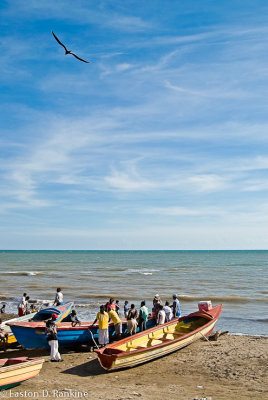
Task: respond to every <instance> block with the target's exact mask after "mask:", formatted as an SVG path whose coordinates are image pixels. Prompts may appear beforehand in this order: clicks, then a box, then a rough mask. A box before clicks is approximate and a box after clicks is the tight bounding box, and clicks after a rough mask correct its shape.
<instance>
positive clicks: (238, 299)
mask: <svg viewBox="0 0 268 400" xmlns="http://www.w3.org/2000/svg"><path fill="white" fill-rule="evenodd" d="M178 298H179V299H183V301H202V300H203V299H205V300H211V301H214V302H215V301H220V302H223V303H247V302H255V301H256V302H267V299H265V298H263V297H261V298H252V297H242V296H209V295H208V296H206V297H204V296H188V295H184V294H182V295H181V294H180V295H178Z"/></svg>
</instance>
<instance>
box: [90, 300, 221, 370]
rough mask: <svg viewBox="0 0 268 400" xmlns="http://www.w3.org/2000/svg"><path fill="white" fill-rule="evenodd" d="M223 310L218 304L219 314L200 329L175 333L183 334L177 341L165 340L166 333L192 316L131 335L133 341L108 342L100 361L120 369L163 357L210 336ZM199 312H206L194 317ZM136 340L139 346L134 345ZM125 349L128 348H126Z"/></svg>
mask: <svg viewBox="0 0 268 400" xmlns="http://www.w3.org/2000/svg"><path fill="white" fill-rule="evenodd" d="M221 309H222V306H221V305H220V306H216V307H214V314H215V316H210V317H211V318H210V317H209V318H210V320H208V322H207V323H205V324H204V325H203V326H201V327H199V328H198V329H195V330H193V331H191V332H185V333H183V332H181V333H180V334H179V333H174V335H175V336H176V335H178V336H179V335H181V336H179V337H178V338H177V339H174V340H171V339H164V337H168V334H167V333H166V332H168V331H169V328H170V327H172V326H174V325H176V324H177V323H179V322H182V321H184V320H185V321H187V318H189V316H186V317H183V318H179V319H177V320H173V321H171V322H169V323H166V324H164V325H161V326H158V327H155V328H152V329H150V330H149V331H145V333H144V334H143V333H139V334H136V335H133V336H132V337H131V340H130V339H123V340H121V341H118V342H117V343H114V344H111V345H108V346H106V347H105V348H104V349H100V350H97V354H98V358H99V362H100V364H101V366H102V367H103V368H104V369H106V370H116V369H122V368H129V367H134V366H137V365H139V364H143V363H146V362H148V361H152V360H154V359H156V358H159V357H163V356H165V355H168V354H170V353H173V352H175V351H177V350H180V349H182V348H183V347H186V346H188V345H190V344H191V343H193V342H195V341H197V340H199V339H200V338H202V337H204V336H205V337H206V336H208V335H209V334H210V333H211V332H212V330H213V328H214V327H215V324H216V322H217V320H218V317H219V315H220V312H221ZM195 314H196V315H202V313H200V312H197V313H193V314H190V315H191V318H194V316H195ZM206 314H207V313H203V315H205V316H206ZM208 315H209V314H208ZM174 321H175V322H174ZM174 332H176V331H174ZM146 335H147V340H148V341H150V346H148V347H145V346H144V337H145V336H146ZM161 335H162V336H161ZM133 343H134V344H135V345H133ZM148 343H149V342H148ZM142 344H143V346H142ZM122 349H126V350H125V351H122Z"/></svg>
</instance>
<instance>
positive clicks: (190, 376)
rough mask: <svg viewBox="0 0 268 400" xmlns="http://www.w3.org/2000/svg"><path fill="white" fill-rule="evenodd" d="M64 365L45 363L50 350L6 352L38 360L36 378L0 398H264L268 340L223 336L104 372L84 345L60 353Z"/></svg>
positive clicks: (9, 354) (188, 399)
mask: <svg viewBox="0 0 268 400" xmlns="http://www.w3.org/2000/svg"><path fill="white" fill-rule="evenodd" d="M61 354H62V358H63V360H64V361H63V362H62V363H51V362H49V351H48V350H24V349H8V351H7V352H6V353H4V352H1V358H5V357H19V356H26V355H27V356H29V357H42V358H44V359H45V361H46V362H45V363H44V364H43V368H42V370H41V373H40V375H39V376H37V377H35V378H33V379H31V380H29V381H26V382H24V383H22V384H21V385H20V386H18V387H17V388H14V389H12V390H11V391H6V392H2V393H1V394H0V397H2V398H18V397H19V398H23V397H24V398H64V399H67V398H88V399H104V400H127V399H136V398H141V399H145V400H147V399H148V400H149V399H150V400H162V399H163V398H165V399H170V400H171V399H172V400H174V399H183V400H193V399H207V400H220V399H234V400H244V399H266V398H267V396H268V378H267V359H268V357H267V356H268V338H266V337H254V336H234V335H229V334H226V335H222V336H220V337H219V339H218V340H217V341H216V342H212V341H210V342H207V341H205V340H200V341H198V342H196V343H194V344H192V345H190V346H188V347H186V348H184V349H182V350H180V351H178V352H176V353H173V354H171V355H169V356H166V357H163V358H161V359H158V360H155V361H153V362H151V363H148V364H144V365H141V366H138V367H136V368H132V369H128V370H122V371H116V372H109V373H107V372H106V371H104V370H103V369H102V368H101V366H100V365H99V362H98V360H97V356H96V354H95V352H94V351H90V348H89V347H87V346H84V347H81V348H76V349H62V350H61Z"/></svg>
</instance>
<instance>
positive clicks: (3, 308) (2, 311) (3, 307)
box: [1, 304, 6, 314]
mask: <svg viewBox="0 0 268 400" xmlns="http://www.w3.org/2000/svg"><path fill="white" fill-rule="evenodd" d="M5 312H6V305H5V304H3V305H2V307H1V314H5Z"/></svg>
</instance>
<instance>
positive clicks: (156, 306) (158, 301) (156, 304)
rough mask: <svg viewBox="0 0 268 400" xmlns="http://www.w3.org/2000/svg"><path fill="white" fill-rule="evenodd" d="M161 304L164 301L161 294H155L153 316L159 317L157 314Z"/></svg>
mask: <svg viewBox="0 0 268 400" xmlns="http://www.w3.org/2000/svg"><path fill="white" fill-rule="evenodd" d="M161 305H162V301H161V299H160V296H159V294H156V295H155V296H154V299H153V308H152V314H153V317H154V318H155V319H157V315H158V312H159V307H160V306H161Z"/></svg>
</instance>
